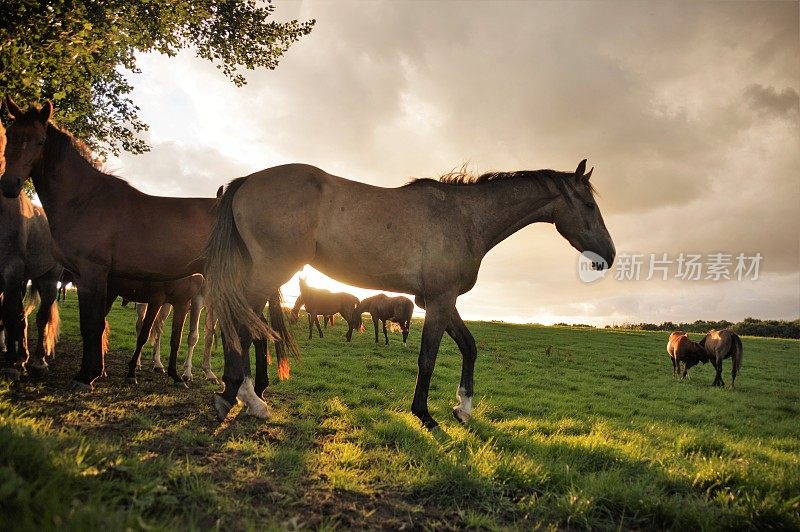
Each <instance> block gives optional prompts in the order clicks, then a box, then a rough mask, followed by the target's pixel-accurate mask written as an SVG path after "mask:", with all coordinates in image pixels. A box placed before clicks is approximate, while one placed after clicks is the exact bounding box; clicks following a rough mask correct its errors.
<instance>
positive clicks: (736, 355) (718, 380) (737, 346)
mask: <svg viewBox="0 0 800 532" xmlns="http://www.w3.org/2000/svg"><path fill="white" fill-rule="evenodd" d="M700 345H701V346H702V347H703V348H704V349H705V350H706V353H707V354H708V357H709V360H711V362H713V363H714V367H715V368H716V370H717V374H716V376H715V377H714V382H713V384H712V386H725V382H723V380H722V361H723V360H725V359H726V358H730V359H731V363H732V367H731V388H733V387H734V384H735V382H736V374H737V373H739V369H741V367H742V357H743V356H744V350H743V349H742V340H741V338H739V335H738V334H736V333H735V332H733V331H732V330H730V329H722V330H721V331H715V330H712V331H710V332H709V333H708V334H707V335H706V336H705V338H703V339H702V340H700Z"/></svg>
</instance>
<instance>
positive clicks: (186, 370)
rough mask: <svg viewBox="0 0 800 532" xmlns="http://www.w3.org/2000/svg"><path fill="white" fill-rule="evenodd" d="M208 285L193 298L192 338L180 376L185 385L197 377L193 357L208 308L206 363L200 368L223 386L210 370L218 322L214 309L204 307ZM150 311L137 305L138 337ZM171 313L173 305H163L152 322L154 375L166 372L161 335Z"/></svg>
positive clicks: (210, 378) (191, 312) (190, 336)
mask: <svg viewBox="0 0 800 532" xmlns="http://www.w3.org/2000/svg"><path fill="white" fill-rule="evenodd" d="M205 286H206V285H205V283H203V288H201V289H200V291H199V292H198V293H196V294H195V295H194V296H192V302H191V306H190V307H189V336H188V341H187V344H188V345H187V350H186V361H185V362H184V364H183V374H182V375H181V379H183V381H184V382H191V381H192V380H194V376H193V375H192V356H193V354H194V349H195V347H196V346H197V342H198V341H199V340H200V314H201V312H202V310H203V308H206V320H205V328H204V329H205V342H204V347H203V362H202V364H201V366H200V367H201V368H202V369H203V371H204V372H205V376H206V378H207V379H208V380H210V381H211V382H213V383H217V384H218V383H220V380H219V379H218V378H217V376H216V375H215V374H214V372H213V371H212V369H211V349H212V347H213V344H214V338H215V332H214V326H215V325H216V320H215V319H214V316H213V313H212V312H211V308H210V307H206V305H205V293H204V288H205ZM147 309H148V305H147V303H137V304H136V313H137V320H136V334H137V336H138V335H139V334H140V333H141V331H142V326H143V324H144V320H145V317H146V316H147ZM171 312H172V305H170V304H169V303H165V304H164V305H162V306H161V310H160V311H159V312H158V315H156V318H155V320H154V321H153V326H152V327H151V329H150V337H149V339H148V341H150V342H151V343H152V344H153V371H155V372H160V373H164V366H163V365H162V363H161V334H162V332H163V330H164V323H165V322H166V321H167V317H168V316H169V315H170V313H171ZM139 360H140V361H141V356H140V357H139ZM140 367H141V364H140V362H137V364H136V369H139V368H140Z"/></svg>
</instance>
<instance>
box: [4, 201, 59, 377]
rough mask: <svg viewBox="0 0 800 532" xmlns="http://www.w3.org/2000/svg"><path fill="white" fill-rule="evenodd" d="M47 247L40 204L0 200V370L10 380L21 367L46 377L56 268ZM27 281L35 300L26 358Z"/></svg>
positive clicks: (54, 324) (54, 329)
mask: <svg viewBox="0 0 800 532" xmlns="http://www.w3.org/2000/svg"><path fill="white" fill-rule="evenodd" d="M51 246H52V244H51V239H50V228H49V226H48V224H47V217H46V216H45V214H44V211H43V210H42V209H41V207H37V206H35V205H33V204H32V203H31V201H30V200H29V199H28V197H27V196H25V195H24V194H21V195H20V196H19V197H17V198H15V199H8V198H0V292H2V294H3V303H2V306H0V308H1V309H2V311H1V312H0V314H1V315H0V319H1V320H2V322H3V325H4V327H5V335H6V337H5V342H6V354H5V358H4V362H3V373H4V374H5V375H6V377H8V378H9V379H11V380H14V381H17V380H19V377H20V372H21V371H22V370H24V369H26V368H27V370H28V372H29V373H31V374H32V375H35V376H44V375H46V374H47V372H48V364H47V357H50V356H52V355H53V353H54V348H55V342H56V340H57V338H58V330H59V316H58V304H57V303H56V297H57V293H56V291H57V288H56V283H57V282H58V278H59V277H60V276H61V270H62V268H61V265H59V264H58V263H57V262H56V261H55V259H54V258H53V254H52V252H51ZM28 281H31V283H32V284H31V294H32V295H33V296H34V297H35V298H38V299H39V309H38V311H37V312H36V329H37V332H38V335H39V337H38V339H37V342H36V350H35V351H34V354H33V357H32V358H31V359H30V361H29V360H28V358H29V354H28V334H27V323H28V320H27V316H28V313H29V312H30V310H31V308H32V306H34V305H35V303H34V304H33V305H29V306H27V307H26V306H25V305H24V304H23V299H24V296H25V289H26V285H27V283H28Z"/></svg>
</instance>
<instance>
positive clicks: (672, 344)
mask: <svg viewBox="0 0 800 532" xmlns="http://www.w3.org/2000/svg"><path fill="white" fill-rule="evenodd" d="M685 336H686V333H685V332H683V331H675V332H673V333H672V334H670V335H669V339H668V340H667V354H668V355H669V356H670V357H672V358H674V357H675V355H676V352H675V349H676V346H677V345H678V341H679V340H680V338H681V337H685Z"/></svg>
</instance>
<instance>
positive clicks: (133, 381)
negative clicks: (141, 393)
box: [127, 377, 139, 385]
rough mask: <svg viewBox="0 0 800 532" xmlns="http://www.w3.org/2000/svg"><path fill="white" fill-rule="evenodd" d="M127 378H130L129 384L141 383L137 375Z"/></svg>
mask: <svg viewBox="0 0 800 532" xmlns="http://www.w3.org/2000/svg"><path fill="white" fill-rule="evenodd" d="M127 380H128V383H129V384H133V385H136V384H139V381H138V380H136V377H127Z"/></svg>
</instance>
